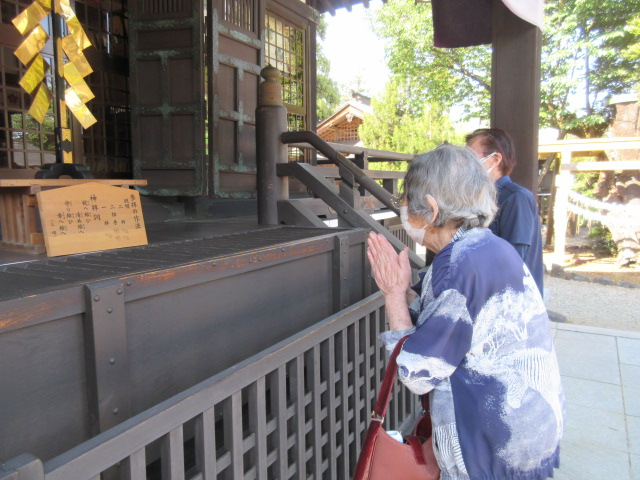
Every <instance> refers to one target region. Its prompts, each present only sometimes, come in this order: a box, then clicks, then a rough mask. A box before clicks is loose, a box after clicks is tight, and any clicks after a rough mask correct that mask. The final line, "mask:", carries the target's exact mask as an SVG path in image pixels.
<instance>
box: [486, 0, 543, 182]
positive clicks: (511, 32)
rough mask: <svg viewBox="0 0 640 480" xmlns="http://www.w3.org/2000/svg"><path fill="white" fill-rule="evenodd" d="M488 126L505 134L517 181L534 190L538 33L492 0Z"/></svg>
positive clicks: (537, 93) (512, 176)
mask: <svg viewBox="0 0 640 480" xmlns="http://www.w3.org/2000/svg"><path fill="white" fill-rule="evenodd" d="M492 8H493V19H492V44H493V60H492V67H491V126H492V127H495V128H501V129H503V130H505V131H506V132H508V133H509V135H510V136H511V138H512V139H513V141H514V144H515V148H516V158H517V161H518V164H517V165H516V168H515V169H514V171H513V173H512V174H511V178H512V180H513V181H515V182H516V183H519V184H520V185H522V186H523V187H526V188H528V189H529V190H531V191H532V192H533V193H534V195H535V194H537V186H538V128H539V115H540V49H541V36H542V34H541V32H540V29H539V28H538V27H536V26H535V25H532V24H530V23H529V22H526V21H525V20H523V19H521V18H520V17H518V16H517V15H514V14H513V13H512V12H511V11H510V10H509V9H508V8H507V7H506V6H505V5H504V3H502V1H501V0H493V4H492Z"/></svg>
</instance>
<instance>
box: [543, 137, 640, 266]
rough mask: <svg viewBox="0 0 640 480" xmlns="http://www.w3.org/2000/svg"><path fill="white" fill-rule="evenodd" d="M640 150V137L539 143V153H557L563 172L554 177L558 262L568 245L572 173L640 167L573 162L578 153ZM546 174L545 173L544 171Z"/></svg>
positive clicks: (627, 163) (629, 163)
mask: <svg viewBox="0 0 640 480" xmlns="http://www.w3.org/2000/svg"><path fill="white" fill-rule="evenodd" d="M635 149H638V150H640V137H620V138H588V139H573V140H558V141H555V142H550V143H546V144H540V145H539V146H538V152H539V153H557V154H558V156H559V161H560V168H559V174H558V175H557V177H556V178H554V182H553V183H554V185H555V187H556V188H557V192H556V193H555V197H554V198H553V200H552V204H553V225H554V248H553V253H554V257H555V258H554V261H556V262H558V263H560V264H562V263H563V261H564V252H565V246H566V235H567V232H566V230H567V220H568V210H567V204H568V198H569V190H571V187H572V184H573V177H572V174H573V173H576V172H586V171H614V170H639V169H640V161H614V162H582V163H572V161H571V160H572V156H573V153H575V152H601V151H609V150H635ZM543 173H544V172H543Z"/></svg>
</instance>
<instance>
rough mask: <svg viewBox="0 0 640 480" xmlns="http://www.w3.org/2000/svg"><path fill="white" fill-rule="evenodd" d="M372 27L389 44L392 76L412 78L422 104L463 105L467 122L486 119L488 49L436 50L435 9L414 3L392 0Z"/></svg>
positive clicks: (487, 107)
mask: <svg viewBox="0 0 640 480" xmlns="http://www.w3.org/2000/svg"><path fill="white" fill-rule="evenodd" d="M374 28H375V29H376V32H377V33H378V34H379V35H381V36H382V37H384V38H385V39H386V41H387V48H386V54H387V58H388V65H389V68H390V69H391V72H392V73H393V74H394V75H398V76H400V77H404V78H407V79H410V81H411V82H412V83H414V84H415V86H416V88H415V90H416V91H415V92H414V94H416V95H418V97H419V100H420V101H431V102H436V103H440V104H443V105H454V104H455V105H459V106H462V107H464V111H465V113H466V116H467V118H471V117H477V118H488V112H489V102H490V93H491V86H490V82H489V77H490V66H491V53H490V49H489V47H487V46H480V47H471V48H457V49H453V48H447V49H443V48H436V47H434V46H433V21H432V19H431V5H430V4H429V3H418V4H417V3H415V2H414V1H413V0H394V1H391V2H388V3H387V4H386V5H385V6H384V7H383V8H380V9H378V10H377V14H376V16H375V18H374Z"/></svg>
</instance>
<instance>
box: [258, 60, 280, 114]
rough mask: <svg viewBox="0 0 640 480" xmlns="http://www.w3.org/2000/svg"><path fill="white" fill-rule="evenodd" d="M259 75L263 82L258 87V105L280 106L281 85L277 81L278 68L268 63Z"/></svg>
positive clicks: (278, 75)
mask: <svg viewBox="0 0 640 480" xmlns="http://www.w3.org/2000/svg"><path fill="white" fill-rule="evenodd" d="M260 75H261V76H262V78H264V82H262V83H261V84H260V87H259V89H258V105H259V106H261V107H263V106H282V86H281V85H280V82H278V77H280V70H278V69H277V68H275V67H272V66H271V65H268V66H266V67H264V68H263V69H262V70H261V71H260Z"/></svg>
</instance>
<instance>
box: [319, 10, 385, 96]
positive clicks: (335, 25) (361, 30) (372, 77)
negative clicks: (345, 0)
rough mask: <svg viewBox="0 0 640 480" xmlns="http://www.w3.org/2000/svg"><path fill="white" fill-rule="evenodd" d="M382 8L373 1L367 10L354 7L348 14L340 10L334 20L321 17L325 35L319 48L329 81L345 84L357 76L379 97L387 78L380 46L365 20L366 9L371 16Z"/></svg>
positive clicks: (367, 21)
mask: <svg viewBox="0 0 640 480" xmlns="http://www.w3.org/2000/svg"><path fill="white" fill-rule="evenodd" d="M382 5H383V4H382V2H378V1H373V2H371V3H370V4H369V8H368V9H366V8H364V6H363V5H362V4H358V5H354V6H353V9H352V11H351V12H348V11H347V9H346V8H340V9H338V10H336V15H335V17H332V16H331V15H330V14H326V15H325V19H326V21H327V35H326V39H325V41H324V42H323V49H324V53H325V55H326V57H327V58H328V59H329V61H330V62H331V78H332V79H333V80H335V81H337V82H338V83H339V84H345V85H349V84H350V83H351V81H352V79H354V78H355V77H357V76H360V77H361V78H362V80H363V85H364V86H365V87H367V89H368V90H369V91H368V92H367V93H369V94H370V95H371V96H376V95H380V94H382V92H383V91H384V85H385V83H386V81H387V79H388V78H389V69H388V68H387V66H386V60H385V58H384V44H383V42H382V41H381V40H379V39H378V38H377V37H376V36H375V34H374V33H373V31H372V27H371V21H370V20H369V19H368V18H367V10H369V13H372V12H374V11H375V10H377V9H378V8H380V7H381V6H382Z"/></svg>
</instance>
